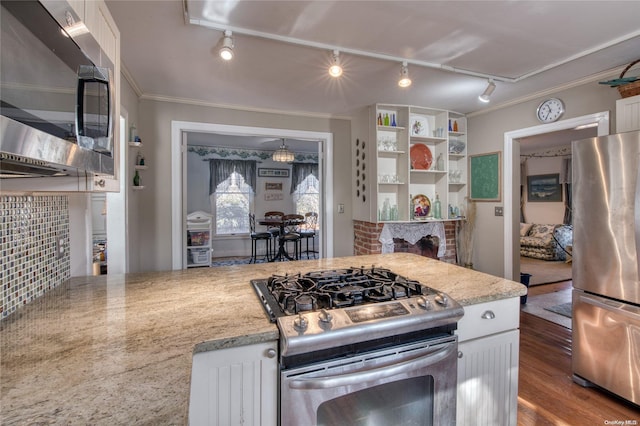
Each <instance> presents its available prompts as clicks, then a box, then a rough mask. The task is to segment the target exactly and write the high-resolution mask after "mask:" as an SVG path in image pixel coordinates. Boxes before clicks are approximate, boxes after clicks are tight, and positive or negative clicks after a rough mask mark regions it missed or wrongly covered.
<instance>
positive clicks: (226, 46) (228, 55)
mask: <svg viewBox="0 0 640 426" xmlns="http://www.w3.org/2000/svg"><path fill="white" fill-rule="evenodd" d="M231 35H232V33H231V31H229V30H225V32H224V39H223V40H222V47H221V48H220V57H221V58H222V59H224V60H225V61H230V60H231V59H233V38H231Z"/></svg>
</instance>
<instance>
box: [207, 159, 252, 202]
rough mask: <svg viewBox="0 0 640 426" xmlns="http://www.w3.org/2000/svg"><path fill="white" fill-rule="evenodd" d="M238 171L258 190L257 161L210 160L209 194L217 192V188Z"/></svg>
mask: <svg viewBox="0 0 640 426" xmlns="http://www.w3.org/2000/svg"><path fill="white" fill-rule="evenodd" d="M233 172H237V173H239V174H240V175H242V177H243V178H244V181H245V182H246V183H247V184H248V185H249V186H251V189H253V191H254V192H255V190H256V161H252V160H219V159H211V160H209V195H211V194H213V193H214V192H216V188H217V187H218V185H219V184H220V183H222V182H224V181H225V180H226V179H228V178H229V176H231V173H233Z"/></svg>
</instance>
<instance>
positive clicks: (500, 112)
mask: <svg viewBox="0 0 640 426" xmlns="http://www.w3.org/2000/svg"><path fill="white" fill-rule="evenodd" d="M604 79H606V78H600V80H604ZM499 89H500V87H499V86H498V88H497V89H496V90H499ZM552 96H553V97H558V98H560V99H562V100H563V101H564V103H565V107H566V113H565V116H564V117H563V119H566V118H573V117H579V116H583V115H588V114H594V113H597V112H601V111H609V112H610V114H611V115H610V120H611V122H615V101H616V100H617V99H619V97H620V95H619V94H618V92H617V91H616V90H614V89H611V88H610V87H608V86H604V85H601V84H598V82H597V80H596V81H591V82H587V83H584V84H581V85H579V86H576V87H572V88H569V89H566V90H559V91H556V92H554V91H549V92H548V93H547V94H546V95H545V96H540V97H536V98H534V99H530V100H526V101H523V102H521V103H518V104H514V105H509V106H506V107H503V108H499V109H495V110H489V111H488V112H486V113H477V114H470V115H469V116H468V121H467V124H468V143H467V150H468V154H470V155H473V154H481V153H487V152H493V151H500V152H502V151H503V147H504V134H505V132H509V131H515V130H519V129H524V128H527V127H532V126H537V125H539V124H540V123H539V122H538V121H537V120H536V115H535V111H536V108H537V106H538V105H539V104H540V102H541V101H542V100H544V99H546V98H548V97H552ZM517 151H518V154H519V149H518V150H517ZM503 160H504V158H503ZM514 160H515V164H516V165H517V164H519V158H518V157H516V158H514ZM503 170H504V161H503ZM514 171H515V173H514V176H506V179H507V181H508V182H509V183H510V184H511V187H507V188H502V191H503V200H504V192H505V191H511V193H512V199H513V200H515V201H514V205H513V206H506V205H503V202H482V203H478V209H477V212H478V215H477V222H476V223H477V225H476V232H477V233H476V238H475V250H474V258H473V264H474V268H476V269H478V270H480V271H482V272H487V273H489V274H493V275H497V276H503V275H504V263H505V262H504V257H505V252H504V222H503V218H504V217H503V216H496V215H495V214H494V208H495V207H496V206H502V207H504V209H507V208H511V209H517V208H518V200H519V199H520V188H519V182H520V172H519V167H515V168H514ZM514 182H516V183H517V185H514V184H513V183H514ZM515 217H516V218H517V217H519V214H518V212H517V210H516V212H515ZM517 235H518V232H514V238H515V236H517ZM517 244H518V242H517V241H514V243H513V245H514V247H518V245H517ZM511 256H512V261H513V263H514V264H515V265H519V254H518V253H511ZM516 272H518V271H517V270H516Z"/></svg>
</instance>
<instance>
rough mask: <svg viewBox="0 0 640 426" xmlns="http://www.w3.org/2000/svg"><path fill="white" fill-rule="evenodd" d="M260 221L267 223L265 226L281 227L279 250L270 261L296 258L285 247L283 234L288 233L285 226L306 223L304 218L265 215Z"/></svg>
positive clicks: (261, 223) (263, 223) (260, 222)
mask: <svg viewBox="0 0 640 426" xmlns="http://www.w3.org/2000/svg"><path fill="white" fill-rule="evenodd" d="M258 223H259V224H260V225H265V226H278V227H280V235H279V236H278V252H277V253H276V254H275V256H273V257H272V258H271V259H269V262H276V261H278V260H285V259H288V260H296V259H295V258H294V257H291V256H289V253H287V249H286V247H285V242H286V241H285V239H284V238H283V236H284V235H285V233H286V230H285V228H286V227H287V226H298V225H302V224H303V223H304V219H282V218H272V217H265V218H263V219H260V220H259V221H258Z"/></svg>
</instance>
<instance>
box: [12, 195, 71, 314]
mask: <svg viewBox="0 0 640 426" xmlns="http://www.w3.org/2000/svg"><path fill="white" fill-rule="evenodd" d="M59 242H61V243H62V244H61V247H62V248H63V250H62V252H61V251H59V250H58V249H59V245H58V243H59ZM0 259H1V263H2V267H1V268H0V283H1V285H2V305H0V314H1V315H2V318H6V317H8V316H9V315H11V314H12V313H13V312H15V311H16V310H17V309H19V308H20V306H23V305H26V304H27V303H29V302H31V301H33V300H34V299H36V298H37V297H39V296H42V295H43V294H44V293H45V292H47V291H48V290H51V289H53V288H55V287H57V286H58V285H60V284H62V283H63V282H65V281H66V280H68V279H69V278H70V276H71V256H70V255H69V199H68V198H67V197H66V196H64V195H53V196H34V195H1V196H0Z"/></svg>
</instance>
